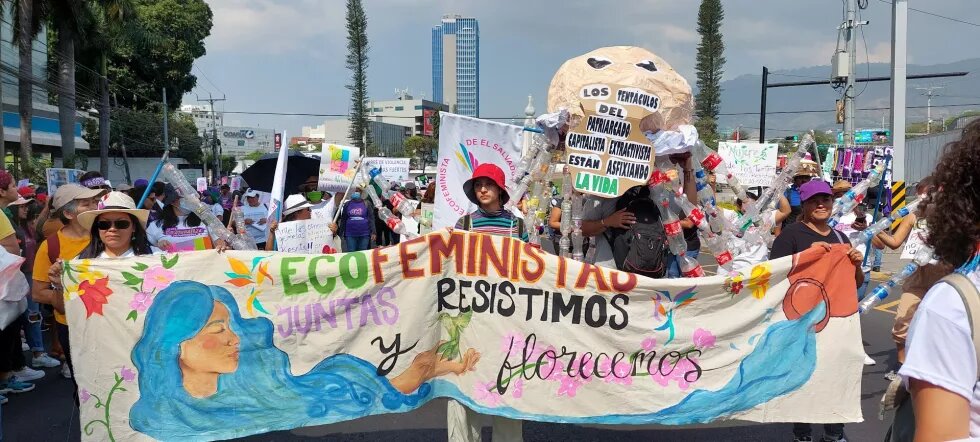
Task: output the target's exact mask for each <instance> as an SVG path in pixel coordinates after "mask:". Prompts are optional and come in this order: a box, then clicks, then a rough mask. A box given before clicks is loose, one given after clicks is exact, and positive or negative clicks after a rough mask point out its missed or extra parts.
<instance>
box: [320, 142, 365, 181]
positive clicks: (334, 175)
mask: <svg viewBox="0 0 980 442" xmlns="http://www.w3.org/2000/svg"><path fill="white" fill-rule="evenodd" d="M360 156H361V149H358V148H356V147H350V146H341V145H339V144H329V143H323V149H322V150H321V151H320V180H319V182H318V183H317V188H318V189H319V190H323V191H327V192H343V191H346V190H347V186H348V185H349V184H350V182H351V180H352V179H353V178H354V173H355V172H356V171H357V159H358V158H360Z"/></svg>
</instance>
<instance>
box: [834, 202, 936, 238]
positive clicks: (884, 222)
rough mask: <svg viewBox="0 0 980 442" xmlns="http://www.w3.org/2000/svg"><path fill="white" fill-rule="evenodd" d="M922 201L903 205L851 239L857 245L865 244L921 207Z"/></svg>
mask: <svg viewBox="0 0 980 442" xmlns="http://www.w3.org/2000/svg"><path fill="white" fill-rule="evenodd" d="M921 201H922V200H921V199H918V200H915V201H913V202H911V203H909V204H908V205H907V206H905V207H902V208H901V209H898V210H893V211H892V213H890V214H889V215H888V216H886V217H882V218H881V219H879V220H878V221H877V222H875V223H874V224H872V225H870V226H868V228H867V229H864V230H862V231H861V232H860V233H859V234H858V235H855V236H854V239H853V240H852V241H851V242H852V244H853V245H855V246H857V245H858V244H864V243H866V242H868V240H870V239H871V238H874V236H875V235H877V234H879V233H881V232H884V231H886V230H888V229H889V228H891V225H892V224H894V223H895V221H896V220H899V219H902V218H904V217H906V216H908V214H910V213H912V212H914V211H915V210H916V209H917V208H918V207H919V202H921Z"/></svg>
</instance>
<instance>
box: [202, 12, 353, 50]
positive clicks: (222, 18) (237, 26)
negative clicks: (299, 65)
mask: <svg viewBox="0 0 980 442" xmlns="http://www.w3.org/2000/svg"><path fill="white" fill-rule="evenodd" d="M208 5H209V6H211V10H212V12H213V13H214V27H213V28H212V30H211V36H210V37H208V39H207V41H206V44H207V47H208V50H209V51H228V52H247V53H252V54H256V53H257V54H263V53H265V54H268V53H279V54H281V53H285V52H305V51H309V50H311V49H314V48H316V47H323V46H326V43H334V44H336V43H339V44H343V40H342V39H343V37H344V32H345V28H344V26H343V23H344V13H345V10H344V7H343V3H342V2H339V1H336V0H329V1H317V0H289V1H280V0H209V1H208ZM338 49H341V50H342V46H340V47H338Z"/></svg>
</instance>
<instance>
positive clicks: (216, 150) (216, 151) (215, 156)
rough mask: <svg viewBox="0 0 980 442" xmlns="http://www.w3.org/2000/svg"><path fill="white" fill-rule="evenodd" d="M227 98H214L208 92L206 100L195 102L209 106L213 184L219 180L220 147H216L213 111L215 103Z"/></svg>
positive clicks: (216, 126)
mask: <svg viewBox="0 0 980 442" xmlns="http://www.w3.org/2000/svg"><path fill="white" fill-rule="evenodd" d="M226 99H227V96H225V94H221V98H214V97H213V96H211V93H210V92H208V98H207V99H202V98H198V99H197V101H204V102H207V103H208V104H209V105H210V106H211V161H212V162H213V168H212V171H211V172H212V173H211V175H212V177H213V182H215V183H217V182H218V181H219V180H221V147H220V146H219V145H218V114H217V112H215V110H214V102H215V101H225V100H226Z"/></svg>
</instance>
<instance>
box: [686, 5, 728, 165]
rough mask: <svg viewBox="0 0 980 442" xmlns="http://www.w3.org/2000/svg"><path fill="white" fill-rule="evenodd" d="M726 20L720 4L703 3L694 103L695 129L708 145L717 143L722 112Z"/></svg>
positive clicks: (699, 20) (700, 18) (699, 13)
mask: <svg viewBox="0 0 980 442" xmlns="http://www.w3.org/2000/svg"><path fill="white" fill-rule="evenodd" d="M724 18H725V11H724V10H723V9H722V6H721V0H701V7H700V9H698V34H700V35H701V42H700V43H698V53H697V58H696V63H695V69H696V71H697V86H698V94H697V97H695V99H694V115H695V116H696V117H697V121H695V123H694V125H695V126H697V128H698V134H699V135H700V136H701V139H702V140H703V141H704V142H705V144H708V145H709V146H710V145H714V144H716V143H717V141H718V134H717V131H718V112H719V110H720V108H721V77H722V74H723V72H724V70H723V68H724V66H725V57H724V52H725V43H724V42H723V41H722V36H721V22H722V19H724Z"/></svg>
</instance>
